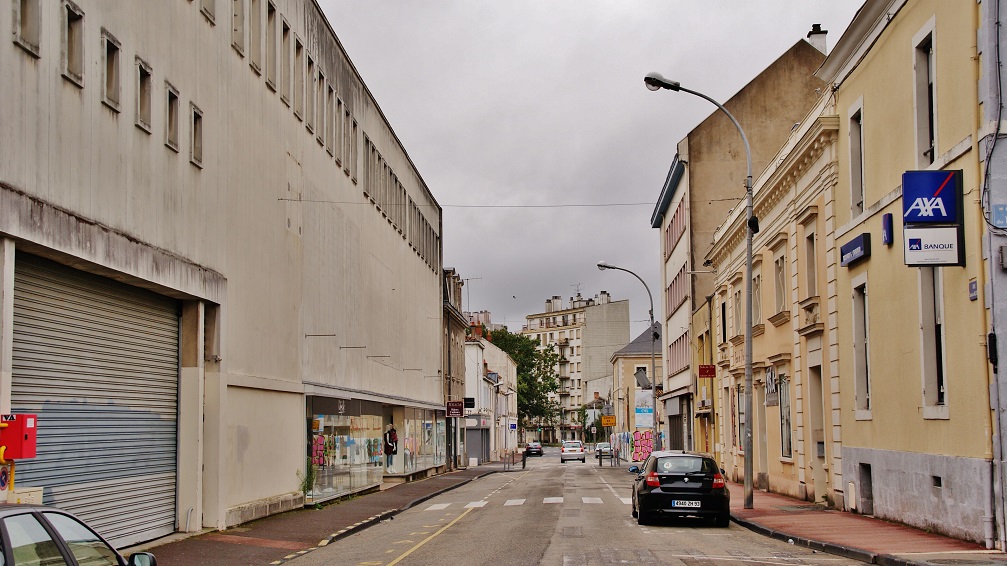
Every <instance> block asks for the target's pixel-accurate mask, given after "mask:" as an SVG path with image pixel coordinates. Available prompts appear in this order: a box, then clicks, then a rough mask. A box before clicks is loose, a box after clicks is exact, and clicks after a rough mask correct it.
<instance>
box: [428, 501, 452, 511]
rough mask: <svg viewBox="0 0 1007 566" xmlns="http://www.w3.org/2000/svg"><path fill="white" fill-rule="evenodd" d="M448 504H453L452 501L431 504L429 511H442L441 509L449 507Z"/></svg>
mask: <svg viewBox="0 0 1007 566" xmlns="http://www.w3.org/2000/svg"><path fill="white" fill-rule="evenodd" d="M448 505H451V504H450V503H436V504H434V505H431V506H430V507H427V511H440V510H441V509H447V508H448Z"/></svg>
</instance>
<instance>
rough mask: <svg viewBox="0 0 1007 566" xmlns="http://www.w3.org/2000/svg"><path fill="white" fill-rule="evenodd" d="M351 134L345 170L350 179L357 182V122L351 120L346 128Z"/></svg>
mask: <svg viewBox="0 0 1007 566" xmlns="http://www.w3.org/2000/svg"><path fill="white" fill-rule="evenodd" d="M344 127H345V128H346V131H347V132H348V133H349V140H348V146H349V147H348V148H347V151H346V163H345V164H344V168H345V169H346V171H347V172H348V173H349V174H350V179H351V180H352V181H353V182H354V183H356V182H357V152H358V151H359V150H358V149H357V121H356V120H354V119H352V118H350V119H349V124H348V125H346V126H344Z"/></svg>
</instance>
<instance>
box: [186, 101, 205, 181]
mask: <svg viewBox="0 0 1007 566" xmlns="http://www.w3.org/2000/svg"><path fill="white" fill-rule="evenodd" d="M189 108H190V110H191V112H190V113H191V115H192V122H191V123H190V124H189V125H190V127H191V128H190V130H191V133H192V137H191V140H190V143H189V161H192V163H193V165H197V166H199V167H200V168H202V167H203V111H202V110H200V109H199V107H197V106H196V105H195V104H192V103H191V102H190V103H189Z"/></svg>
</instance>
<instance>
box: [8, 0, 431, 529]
mask: <svg viewBox="0 0 1007 566" xmlns="http://www.w3.org/2000/svg"><path fill="white" fill-rule="evenodd" d="M4 6H5V9H2V10H0V28H2V29H5V30H13V33H12V34H11V35H10V36H8V37H10V38H11V40H10V41H6V42H2V45H0V74H2V75H3V77H4V80H3V81H0V101H3V102H2V104H0V412H2V413H9V412H12V411H13V412H16V413H34V414H37V415H38V427H39V433H38V441H39V447H38V457H37V458H35V459H33V460H25V461H23V462H18V466H17V481H18V485H21V486H39V487H42V488H44V492H43V493H44V502H45V503H52V504H56V505H59V506H61V507H63V508H65V509H68V510H70V511H73V512H76V513H77V514H78V515H80V516H81V517H82V518H84V519H85V520H88V521H89V522H90V523H91V524H92V525H94V526H95V527H96V528H97V529H98V530H99V531H100V532H101V533H102V534H103V535H105V536H106V537H108V538H109V539H111V540H112V541H113V542H114V543H116V544H118V545H120V546H121V545H128V544H131V543H134V542H138V541H143V540H148V539H152V538H155V537H158V536H161V535H165V534H169V533H172V532H175V531H199V530H200V529H202V528H204V527H209V528H224V527H228V526H232V525H235V524H238V523H241V522H244V521H248V520H250V519H254V518H256V517H260V516H263V515H266V514H268V513H274V512H277V511H281V510H286V509H290V508H292V507H295V506H299V505H302V504H303V503H304V501H305V496H308V497H310V498H313V499H314V500H315V501H318V500H320V499H324V498H327V497H335V496H338V495H340V494H345V493H350V492H353V491H355V490H359V489H366V488H368V487H371V486H375V485H378V484H380V483H381V482H382V481H383V477H384V476H385V475H386V473H389V472H390V473H393V474H397V475H403V476H416V475H422V474H425V473H429V472H430V471H433V470H436V469H438V468H440V467H441V466H443V464H444V460H445V445H446V431H445V423H444V418H443V401H444V385H443V384H442V376H441V374H440V373H439V371H443V367H444V365H443V361H442V359H441V358H442V355H443V353H442V344H441V341H442V334H443V333H442V331H441V329H442V328H443V317H444V307H443V298H442V290H441V289H442V284H443V278H442V272H441V236H440V234H441V209H440V207H439V205H438V204H437V201H436V200H435V199H434V197H433V195H432V194H431V192H430V190H429V189H428V188H427V186H426V185H425V183H424V181H423V179H422V177H421V176H420V174H419V172H418V171H417V170H416V167H415V166H414V165H413V163H412V162H411V160H410V158H409V156H408V154H407V153H406V150H405V148H404V147H403V146H402V144H401V143H400V141H399V140H398V138H397V137H396V135H395V133H394V131H393V130H392V128H391V126H390V124H389V123H388V121H387V120H386V118H385V116H384V115H383V114H382V112H381V109H380V108H379V106H378V104H377V101H376V100H375V99H374V98H373V97H372V95H371V93H370V92H369V91H368V90H367V87H366V85H365V84H364V83H363V81H362V80H361V78H360V76H359V75H358V73H357V72H356V70H355V69H354V67H353V65H352V63H351V62H350V60H349V58H348V56H347V54H346V53H345V52H344V51H343V49H342V47H341V46H340V44H339V42H338V40H337V38H336V37H335V35H334V33H333V31H332V28H331V27H330V26H329V24H328V22H327V21H326V20H325V17H324V16H323V14H322V13H321V11H320V9H319V7H318V5H317V4H316V3H315V2H311V1H307V0H248V1H247V2H245V1H236V2H224V1H221V0H194V1H187V2H101V1H97V0H75V1H73V2H71V1H52V0H19V1H16V2H8V3H5V4H4ZM389 424H394V425H395V426H396V427H397V429H398V436H399V439H400V440H399V454H398V455H397V456H398V457H397V458H396V463H395V465H394V466H392V467H390V469H387V470H386V468H385V466H383V461H382V460H383V458H382V453H381V452H382V448H381V446H382V442H381V441H382V433H383V431H384V430H385V429H386V427H387V426H388V425H389ZM313 472H314V473H313ZM311 476H314V480H315V481H314V482H310V481H308V482H304V481H301V480H299V477H307V478H308V479H311ZM302 488H303V489H302ZM305 492H307V493H305ZM109 508H115V509H116V510H117V512H116V513H114V514H113V513H108V512H107V509H109Z"/></svg>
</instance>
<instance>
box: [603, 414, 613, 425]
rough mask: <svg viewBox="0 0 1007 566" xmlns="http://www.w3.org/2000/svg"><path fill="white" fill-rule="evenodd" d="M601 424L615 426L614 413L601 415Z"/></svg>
mask: <svg viewBox="0 0 1007 566" xmlns="http://www.w3.org/2000/svg"><path fill="white" fill-rule="evenodd" d="M601 426H615V415H602V416H601Z"/></svg>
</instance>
